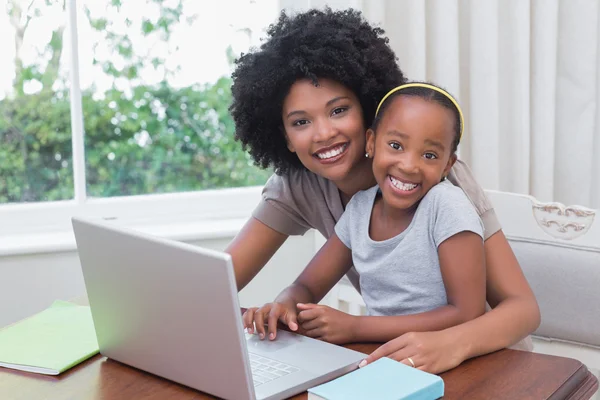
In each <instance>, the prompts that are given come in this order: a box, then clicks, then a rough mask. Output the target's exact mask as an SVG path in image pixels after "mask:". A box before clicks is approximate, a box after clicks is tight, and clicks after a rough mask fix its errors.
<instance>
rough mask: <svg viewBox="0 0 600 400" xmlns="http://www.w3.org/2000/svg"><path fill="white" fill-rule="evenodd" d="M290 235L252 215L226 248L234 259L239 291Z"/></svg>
mask: <svg viewBox="0 0 600 400" xmlns="http://www.w3.org/2000/svg"><path fill="white" fill-rule="evenodd" d="M287 238H288V235H285V234H283V233H280V232H278V231H276V230H275V229H272V228H270V227H268V226H267V225H265V224H263V223H262V222H260V221H259V220H258V219H256V218H254V217H251V218H250V219H249V220H248V221H247V222H246V224H245V225H244V227H243V228H242V230H241V231H240V232H239V233H238V234H237V235H236V237H235V238H234V239H233V241H232V242H231V243H230V244H229V246H227V248H226V249H225V252H226V253H229V254H230V255H231V258H232V260H233V269H234V271H235V280H236V283H237V288H238V291H239V290H242V289H243V288H244V287H245V286H246V285H247V284H248V283H249V282H250V281H251V280H252V279H253V278H254V277H255V276H256V274H258V273H259V272H260V270H261V269H262V268H263V267H264V266H265V264H266V263H267V262H268V261H269V260H270V259H271V257H273V254H275V252H277V250H279V248H280V247H281V245H282V244H283V243H284V242H285V241H286V240H287Z"/></svg>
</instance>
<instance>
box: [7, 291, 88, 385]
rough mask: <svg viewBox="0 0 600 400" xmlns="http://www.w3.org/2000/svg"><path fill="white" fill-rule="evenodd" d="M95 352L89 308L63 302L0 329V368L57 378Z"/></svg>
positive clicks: (57, 302)
mask: <svg viewBox="0 0 600 400" xmlns="http://www.w3.org/2000/svg"><path fill="white" fill-rule="evenodd" d="M96 353H98V341H97V340H96V331H95V330H94V322H93V321H92V314H91V312H90V308H89V307H86V306H78V305H75V304H73V303H68V302H66V301H55V302H54V304H52V306H51V307H50V308H48V309H46V310H44V311H42V312H41V313H39V314H36V315H34V316H32V317H30V318H27V319H24V320H22V321H19V322H17V323H15V324H13V325H9V326H8V327H6V328H4V329H2V330H0V367H6V368H12V369H18V370H21V371H27V372H35V373H38V374H46V375H58V374H60V373H61V372H63V371H66V370H67V369H69V368H71V367H73V366H75V365H77V364H79V363H80V362H82V361H84V360H86V359H88V358H90V357H91V356H93V355H94V354H96Z"/></svg>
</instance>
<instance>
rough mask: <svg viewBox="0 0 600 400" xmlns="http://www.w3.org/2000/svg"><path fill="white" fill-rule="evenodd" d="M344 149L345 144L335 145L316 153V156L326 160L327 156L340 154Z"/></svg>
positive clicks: (331, 156)
mask: <svg viewBox="0 0 600 400" xmlns="http://www.w3.org/2000/svg"><path fill="white" fill-rule="evenodd" d="M344 150H346V145H345V144H343V145H341V146H338V147H335V148H333V149H331V150H328V151H325V152H322V153H317V157H319V158H320V159H321V160H327V159H328V158H333V157H335V156H339V155H340V154H342V153H343V152H344Z"/></svg>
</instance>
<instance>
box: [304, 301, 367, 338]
mask: <svg viewBox="0 0 600 400" xmlns="http://www.w3.org/2000/svg"><path fill="white" fill-rule="evenodd" d="M297 307H298V310H299V311H300V312H299V313H298V321H299V322H300V327H301V328H302V333H303V334H305V335H306V336H309V337H312V338H315V339H319V340H324V341H326V342H329V343H335V344H344V343H351V342H354V341H355V329H356V323H357V318H356V317H355V316H353V315H350V314H346V313H344V312H342V311H339V310H336V309H334V308H331V307H327V306H323V305H318V304H302V303H298V304H297Z"/></svg>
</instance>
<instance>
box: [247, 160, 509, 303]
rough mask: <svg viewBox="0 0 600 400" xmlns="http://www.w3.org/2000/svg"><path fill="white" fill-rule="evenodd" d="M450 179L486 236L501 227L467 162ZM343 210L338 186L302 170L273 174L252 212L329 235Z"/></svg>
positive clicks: (291, 231)
mask: <svg viewBox="0 0 600 400" xmlns="http://www.w3.org/2000/svg"><path fill="white" fill-rule="evenodd" d="M448 180H449V181H450V182H452V183H453V184H454V185H455V186H458V187H460V188H461V189H462V190H463V192H464V193H465V195H466V196H467V198H468V199H469V201H470V202H471V204H473V206H474V207H475V210H476V211H477V214H479V216H480V217H481V220H482V221H483V226H484V228H485V230H484V238H485V239H487V238H489V237H490V236H492V235H493V234H494V233H496V232H498V231H499V230H500V229H501V226H500V223H499V222H498V218H497V217H496V213H495V212H494V208H493V207H492V204H491V202H490V201H489V199H488V198H487V196H486V195H485V192H484V191H483V189H482V188H481V186H479V185H478V184H477V182H476V181H475V178H474V177H473V173H472V172H471V170H470V169H469V167H468V166H467V165H466V164H465V163H463V162H462V161H460V160H457V161H456V163H454V166H453V167H452V169H451V170H450V174H449V175H448ZM343 213H344V206H343V204H342V199H341V197H340V192H339V190H338V188H337V186H335V184H334V183H333V182H331V181H330V180H328V179H325V178H323V177H321V176H319V175H316V174H314V173H312V172H310V171H308V170H300V171H291V172H290V173H288V174H286V175H273V176H271V178H269V180H268V181H267V183H266V184H265V186H264V188H263V192H262V198H261V201H260V203H259V204H258V206H257V207H256V208H255V209H254V212H253V214H252V215H253V217H254V218H256V219H258V220H259V221H261V222H262V223H263V224H265V225H267V226H268V227H270V228H272V229H274V230H276V231H278V232H281V233H283V234H286V235H304V233H306V231H307V230H309V229H311V228H314V229H316V230H318V231H319V232H321V234H322V235H323V236H324V237H325V238H327V239H328V238H329V237H330V236H331V235H332V234H333V232H334V227H335V224H336V223H337V221H339V219H340V217H341V216H342V214H343ZM346 275H347V277H348V279H349V280H350V282H351V283H352V285H353V286H354V287H355V288H356V289H357V290H359V291H360V286H359V283H358V273H357V272H356V269H355V268H352V269H351V270H350V271H349V272H348V274H346Z"/></svg>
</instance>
